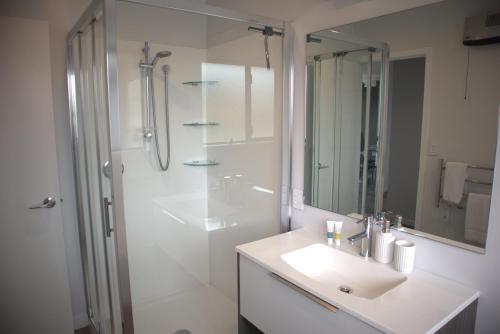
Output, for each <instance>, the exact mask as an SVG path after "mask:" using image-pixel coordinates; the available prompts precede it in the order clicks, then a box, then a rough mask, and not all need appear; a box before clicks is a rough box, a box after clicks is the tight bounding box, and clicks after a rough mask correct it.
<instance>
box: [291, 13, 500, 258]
mask: <svg viewBox="0 0 500 334" xmlns="http://www.w3.org/2000/svg"><path fill="white" fill-rule="evenodd" d="M362 21H363V20H362ZM362 21H355V22H350V23H349V24H354V23H356V22H362ZM335 28H336V27H333V28H329V29H323V30H320V31H314V32H310V33H308V34H306V38H307V36H308V35H312V34H315V33H319V32H323V31H325V30H328V31H330V32H332V33H334V34H335V36H332V37H334V38H335V39H338V40H340V41H344V42H351V43H356V44H362V45H366V46H367V47H374V48H377V49H380V50H381V52H382V68H381V73H382V78H383V82H382V85H381V90H382V93H381V96H382V100H381V101H380V102H379V113H381V114H380V116H381V117H379V136H380V138H381V139H380V141H379V145H380V147H379V152H380V154H379V157H378V158H377V160H378V161H377V163H378V166H379V168H377V181H376V189H378V191H377V195H376V202H375V211H379V210H381V208H382V196H381V195H382V194H379V192H380V191H381V189H382V188H383V187H381V185H382V184H383V182H384V173H383V170H384V159H383V156H384V154H385V148H386V145H387V136H386V128H387V111H388V93H389V90H388V88H387V87H388V82H389V63H390V61H391V59H400V58H401V56H402V55H398V54H397V55H396V57H394V58H391V54H390V48H389V45H388V44H387V43H385V42H379V41H373V40H368V39H365V38H362V37H359V36H354V35H351V34H348V33H343V32H339V31H336V30H335ZM304 42H305V43H306V45H307V41H304ZM408 51H409V52H410V51H412V52H413V51H415V50H408ZM426 65H427V64H426ZM305 73H306V72H305ZM427 74H428V72H426V78H425V82H426V83H427V82H428V80H429V78H427ZM305 80H306V81H307V77H305ZM304 102H305V103H306V97H305V96H304ZM305 103H304V108H306V104H305ZM305 112H306V110H305V109H304V113H305ZM292 135H293V134H292ZM304 139H305V131H304ZM497 140H498V138H497ZM496 159H497V157H495V161H496ZM302 178H304V175H302ZM419 182H420V181H419ZM291 191H293V189H291ZM304 206H309V207H311V208H314V209H317V210H323V209H320V208H316V207H313V206H310V205H307V204H304ZM323 211H327V210H323ZM327 212H330V211H327ZM334 213H336V212H334ZM336 214H339V213H336ZM489 223H490V222H488V224H489ZM391 229H392V230H394V231H398V232H403V233H407V234H411V235H414V236H417V237H421V238H425V239H428V240H432V241H437V242H440V243H443V244H446V245H449V246H454V247H458V248H462V249H465V250H468V251H472V252H476V253H479V254H486V246H485V248H481V247H477V246H474V245H470V244H467V243H464V242H460V241H455V240H453V239H448V238H444V237H440V236H437V235H434V234H430V233H426V232H423V231H419V230H415V229H411V228H408V227H401V228H396V227H391ZM486 238H487V237H486ZM486 241H487V239H486Z"/></svg>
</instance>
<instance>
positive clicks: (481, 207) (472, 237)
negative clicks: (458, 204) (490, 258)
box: [465, 193, 491, 245]
mask: <svg viewBox="0 0 500 334" xmlns="http://www.w3.org/2000/svg"><path fill="white" fill-rule="evenodd" d="M490 201H491V196H490V195H486V194H477V193H469V195H468V196H467V211H466V212H465V239H466V240H468V241H475V242H479V243H480V244H482V245H484V244H485V243H486V232H487V231H488V219H489V215H490Z"/></svg>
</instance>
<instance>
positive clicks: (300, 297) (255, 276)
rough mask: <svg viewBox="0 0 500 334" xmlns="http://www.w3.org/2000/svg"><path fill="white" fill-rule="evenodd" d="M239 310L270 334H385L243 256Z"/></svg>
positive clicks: (240, 257)
mask: <svg viewBox="0 0 500 334" xmlns="http://www.w3.org/2000/svg"><path fill="white" fill-rule="evenodd" d="M239 307H240V314H241V315H242V316H243V317H244V318H245V319H246V320H248V321H250V322H251V323H252V324H253V325H254V326H256V327H257V328H258V329H259V330H261V331H262V332H264V333H266V334H306V333H307V334H320V333H356V334H365V333H370V334H371V333H381V332H380V331H379V330H377V329H376V328H374V327H372V326H370V325H368V324H366V323H364V322H362V321H360V320H358V319H356V318H355V317H353V316H351V315H350V314H347V313H346V312H343V311H342V310H341V309H337V310H335V309H333V308H332V306H331V305H329V304H327V303H325V302H323V301H322V300H320V299H317V297H314V296H312V295H310V294H309V293H308V292H306V291H304V290H301V289H300V288H299V287H296V286H294V285H291V283H287V282H286V281H282V280H280V278H279V276H278V277H276V276H274V275H273V274H272V273H271V272H270V271H268V270H266V269H265V268H263V267H261V266H260V265H258V264H256V263H255V262H253V261H252V260H250V259H248V258H246V257H245V256H243V255H241V254H240V255H239ZM243 333H245V331H243V332H242V330H240V334H243Z"/></svg>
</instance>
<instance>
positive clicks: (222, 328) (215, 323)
mask: <svg viewBox="0 0 500 334" xmlns="http://www.w3.org/2000/svg"><path fill="white" fill-rule="evenodd" d="M132 235H134V236H135V237H137V236H138V235H139V233H135V234H132ZM132 240H134V241H137V240H136V239H135V238H133V237H131V245H133V246H132V247H131V249H130V252H129V260H130V265H131V269H132V270H131V273H132V275H131V283H132V285H131V288H132V301H133V315H134V329H135V333H138V334H158V333H162V334H174V333H176V332H177V331H180V330H182V329H184V330H189V331H190V332H191V333H192V334H235V333H237V328H238V326H237V325H238V324H237V319H238V317H237V313H238V311H237V304H236V301H235V300H233V299H231V298H229V297H227V296H226V295H224V294H223V293H222V292H220V291H219V290H218V289H216V288H215V287H213V286H211V285H210V284H206V283H204V282H201V281H200V280H198V279H197V278H196V277H195V276H193V275H192V274H190V273H189V272H187V270H186V269H185V268H184V267H183V266H182V265H181V264H180V263H178V262H177V261H175V260H174V259H173V258H172V257H170V256H169V255H168V254H167V252H165V251H164V250H163V249H162V248H161V247H159V246H158V245H157V244H155V243H150V244H148V243H144V242H133V241H132ZM181 333H182V332H181Z"/></svg>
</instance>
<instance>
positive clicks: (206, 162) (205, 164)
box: [184, 160, 219, 167]
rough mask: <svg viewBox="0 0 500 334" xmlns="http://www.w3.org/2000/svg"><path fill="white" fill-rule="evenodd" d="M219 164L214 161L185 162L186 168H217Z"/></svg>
mask: <svg viewBox="0 0 500 334" xmlns="http://www.w3.org/2000/svg"><path fill="white" fill-rule="evenodd" d="M218 164H219V163H218V162H217V161H214V160H192V161H186V162H184V165H186V166H196V167H203V166H217V165H218Z"/></svg>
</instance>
